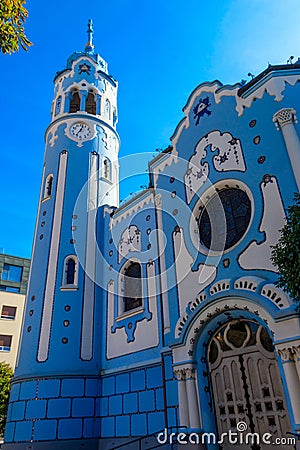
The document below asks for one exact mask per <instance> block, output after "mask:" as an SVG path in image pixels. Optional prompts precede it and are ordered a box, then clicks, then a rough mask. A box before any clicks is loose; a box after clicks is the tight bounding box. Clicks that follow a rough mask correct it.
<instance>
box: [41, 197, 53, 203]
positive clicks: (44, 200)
mask: <svg viewBox="0 0 300 450" xmlns="http://www.w3.org/2000/svg"><path fill="white" fill-rule="evenodd" d="M50 198H51V195H48V197H44V198H42V200H41V203H44V202H46V201H47V200H50Z"/></svg>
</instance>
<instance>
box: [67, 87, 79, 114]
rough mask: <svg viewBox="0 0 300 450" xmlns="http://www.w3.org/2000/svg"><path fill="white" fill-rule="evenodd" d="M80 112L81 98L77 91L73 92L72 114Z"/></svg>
mask: <svg viewBox="0 0 300 450" xmlns="http://www.w3.org/2000/svg"><path fill="white" fill-rule="evenodd" d="M77 111H80V98H79V94H78V92H77V91H74V92H73V95H72V99H71V102H70V111H69V112H70V113H75V112H77Z"/></svg>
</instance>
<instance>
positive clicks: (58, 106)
mask: <svg viewBox="0 0 300 450" xmlns="http://www.w3.org/2000/svg"><path fill="white" fill-rule="evenodd" d="M61 101H62V98H61V95H59V96H58V97H57V100H56V104H55V115H56V116H57V114H59V113H60V108H61Z"/></svg>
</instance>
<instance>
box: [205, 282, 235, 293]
mask: <svg viewBox="0 0 300 450" xmlns="http://www.w3.org/2000/svg"><path fill="white" fill-rule="evenodd" d="M229 289H230V279H227V280H219V281H217V282H216V283H215V284H214V285H213V286H212V287H211V288H210V290H209V293H210V295H215V294H218V293H219V292H224V291H228V290H229Z"/></svg>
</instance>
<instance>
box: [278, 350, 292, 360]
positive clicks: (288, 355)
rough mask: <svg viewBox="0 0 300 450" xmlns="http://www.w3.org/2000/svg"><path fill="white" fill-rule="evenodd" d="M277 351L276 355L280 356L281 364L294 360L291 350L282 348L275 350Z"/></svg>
mask: <svg viewBox="0 0 300 450" xmlns="http://www.w3.org/2000/svg"><path fill="white" fill-rule="evenodd" d="M277 351H278V355H279V356H280V358H281V360H282V362H284V363H285V362H288V361H293V360H294V358H293V350H292V348H286V347H284V348H281V349H280V350H277Z"/></svg>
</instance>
